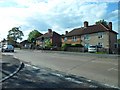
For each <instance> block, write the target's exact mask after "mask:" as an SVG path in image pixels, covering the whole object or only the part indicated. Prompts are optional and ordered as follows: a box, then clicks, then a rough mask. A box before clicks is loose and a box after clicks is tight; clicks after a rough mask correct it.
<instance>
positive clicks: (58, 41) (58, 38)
mask: <svg viewBox="0 0 120 90" xmlns="http://www.w3.org/2000/svg"><path fill="white" fill-rule="evenodd" d="M51 42H52V44H53V46H57V47H61V36H60V35H58V34H56V33H53V37H52V39H51Z"/></svg>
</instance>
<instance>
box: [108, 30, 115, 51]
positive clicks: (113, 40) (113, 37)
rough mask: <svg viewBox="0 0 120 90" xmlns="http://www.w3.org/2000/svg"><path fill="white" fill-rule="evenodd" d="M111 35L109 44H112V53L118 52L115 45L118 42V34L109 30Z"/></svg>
mask: <svg viewBox="0 0 120 90" xmlns="http://www.w3.org/2000/svg"><path fill="white" fill-rule="evenodd" d="M108 34H109V35H110V38H109V46H110V53H116V52H117V48H116V47H115V44H117V34H115V33H112V32H109V33H108Z"/></svg>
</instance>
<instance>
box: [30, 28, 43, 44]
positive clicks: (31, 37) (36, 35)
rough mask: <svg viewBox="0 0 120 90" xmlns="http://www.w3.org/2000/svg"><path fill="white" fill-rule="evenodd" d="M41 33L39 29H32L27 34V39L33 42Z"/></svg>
mask: <svg viewBox="0 0 120 90" xmlns="http://www.w3.org/2000/svg"><path fill="white" fill-rule="evenodd" d="M41 35H42V34H41V33H40V32H39V31H37V30H33V31H31V32H30V33H29V35H28V41H29V42H31V43H33V42H35V40H36V38H37V37H39V36H41Z"/></svg>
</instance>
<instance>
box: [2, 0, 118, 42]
mask: <svg viewBox="0 0 120 90" xmlns="http://www.w3.org/2000/svg"><path fill="white" fill-rule="evenodd" d="M118 1H119V0H0V39H3V38H6V37H7V34H8V31H9V30H10V29H12V27H19V26H20V27H21V28H20V29H21V30H22V31H23V33H24V35H25V36H24V37H23V40H24V39H27V37H28V34H29V32H30V31H32V30H34V29H36V30H39V31H40V32H41V33H43V34H44V33H46V32H47V30H48V28H51V29H52V30H53V31H56V32H58V33H60V34H64V33H65V31H66V30H67V31H71V30H72V29H73V28H77V27H82V26H83V22H84V21H88V22H89V25H93V24H94V23H95V22H96V21H98V20H101V19H104V20H106V21H107V22H110V21H111V22H112V23H113V30H115V31H116V32H118Z"/></svg>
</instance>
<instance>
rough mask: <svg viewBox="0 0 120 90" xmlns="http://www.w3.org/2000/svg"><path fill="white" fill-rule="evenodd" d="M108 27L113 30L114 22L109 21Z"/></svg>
mask: <svg viewBox="0 0 120 90" xmlns="http://www.w3.org/2000/svg"><path fill="white" fill-rule="evenodd" d="M108 27H109V29H110V30H112V22H109V24H108Z"/></svg>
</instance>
